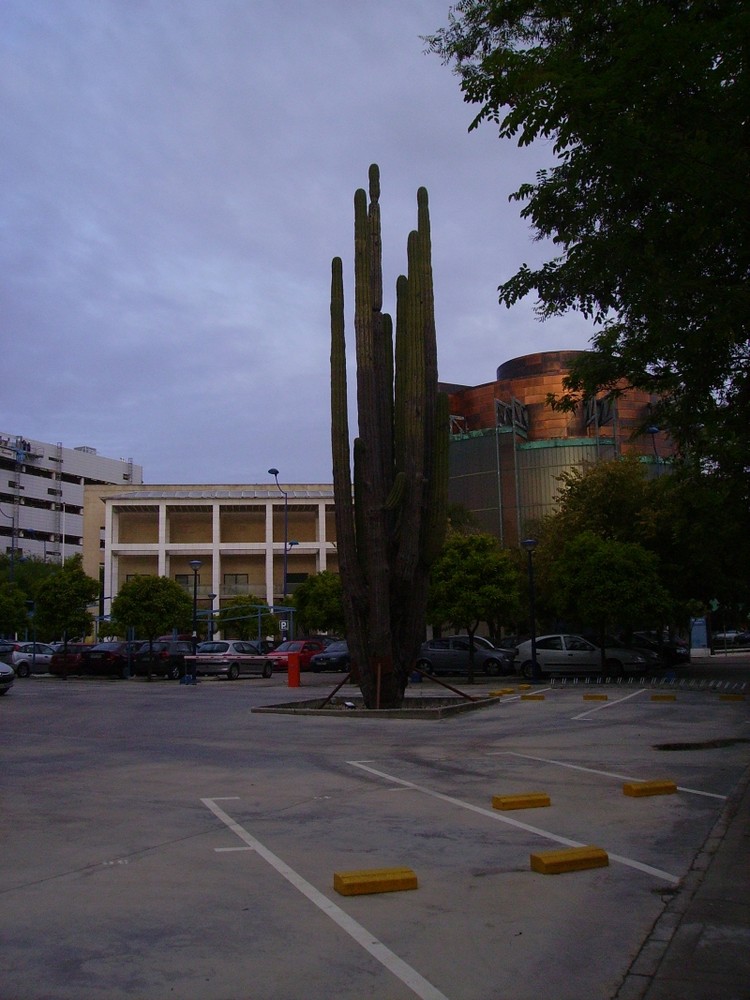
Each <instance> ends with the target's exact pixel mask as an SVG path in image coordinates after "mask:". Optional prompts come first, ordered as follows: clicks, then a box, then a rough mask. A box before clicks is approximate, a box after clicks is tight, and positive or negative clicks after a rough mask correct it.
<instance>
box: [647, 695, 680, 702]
mask: <svg viewBox="0 0 750 1000" xmlns="http://www.w3.org/2000/svg"><path fill="white" fill-rule="evenodd" d="M651 701H677V695H676V694H652V695H651Z"/></svg>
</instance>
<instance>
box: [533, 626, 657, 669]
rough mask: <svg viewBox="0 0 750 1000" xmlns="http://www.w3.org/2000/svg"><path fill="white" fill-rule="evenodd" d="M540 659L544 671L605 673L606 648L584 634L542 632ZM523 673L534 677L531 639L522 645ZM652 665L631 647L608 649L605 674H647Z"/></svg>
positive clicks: (538, 642) (538, 655) (537, 656)
mask: <svg viewBox="0 0 750 1000" xmlns="http://www.w3.org/2000/svg"><path fill="white" fill-rule="evenodd" d="M536 659H537V663H538V664H539V669H540V671H541V672H542V673H543V674H548V675H550V676H553V677H554V676H556V675H558V674H601V673H602V651H601V648H600V647H599V646H595V645H594V643H593V642H589V641H588V639H584V637H583V636H582V635H563V634H556V635H541V636H539V638H538V639H537V640H536ZM518 666H519V672H520V673H521V674H523V676H524V677H527V678H530V677H532V676H533V667H532V660H531V639H528V640H527V641H526V642H522V643H520V644H519V646H518ZM647 670H648V665H647V662H646V658H645V656H642V655H641V653H640V652H639V651H638V650H635V649H631V648H629V647H627V646H623V645H620V646H606V647H605V648H604V675H605V676H607V677H612V678H618V677H623V676H624V675H625V674H631V673H639V672H640V673H645V672H646V671H647Z"/></svg>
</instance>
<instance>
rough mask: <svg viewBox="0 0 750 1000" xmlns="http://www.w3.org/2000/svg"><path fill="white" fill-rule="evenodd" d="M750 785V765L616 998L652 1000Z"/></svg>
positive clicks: (637, 956)
mask: <svg viewBox="0 0 750 1000" xmlns="http://www.w3.org/2000/svg"><path fill="white" fill-rule="evenodd" d="M749 787H750V767H748V768H747V769H746V770H745V773H744V774H743V776H742V778H741V779H740V781H739V782H738V784H737V787H736V788H735V790H734V792H733V793H732V795H731V796H730V797H729V799H728V800H727V802H726V803H725V805H724V808H723V810H722V812H721V815H720V816H719V818H718V819H717V821H716V823H715V824H714V826H713V828H712V829H711V831H710V833H709V834H708V836H707V837H706V839H705V841H704V842H703V845H702V847H701V848H700V850H699V851H698V853H697V854H696V855H695V857H694V859H693V862H692V864H691V866H690V869H689V871H688V872H687V874H686V875H685V877H684V878H683V879H682V881H681V882H680V885H679V890H678V892H677V893H676V895H674V896H673V897H672V898H671V899H670V900H669V901H668V902H667V904H666V905H665V907H664V910H663V911H662V914H661V916H660V917H658V918H657V920H656V922H655V924H654V926H653V927H652V929H651V931H650V933H649V934H648V936H647V937H646V939H645V941H644V942H643V944H642V945H641V948H640V950H639V952H638V954H637V955H636V957H635V959H634V960H633V962H632V964H631V966H630V968H629V969H628V971H627V973H626V974H625V977H624V979H623V981H622V984H621V985H620V987H619V989H618V990H617V992H616V993H615V994H614V996H613V997H612V1000H648V998H649V996H650V994H651V989H652V987H653V986H654V984H656V983H658V981H659V970H660V968H661V966H662V963H663V961H664V958H665V956H666V953H667V949H668V947H669V945H670V943H671V942H672V939H673V938H674V936H675V933H676V932H677V930H678V928H679V926H680V924H681V923H682V921H683V920H684V918H685V917H686V916H687V914H688V912H689V910H690V907H691V905H692V904H693V901H694V900H695V897H696V893H697V892H698V890H699V889H700V888H701V886H702V885H703V882H704V880H705V878H706V874H707V873H708V870H709V868H710V866H711V864H712V862H713V861H714V859H715V858H716V856H717V854H718V852H719V850H720V848H721V846H722V844H723V842H724V838H725V836H726V834H727V831H728V829H729V827H730V826H731V824H732V823H733V821H734V820H735V819H736V818H737V815H738V812H739V810H740V806H741V804H742V801H743V799H744V798H745V796H746V795H747V793H748V788H749Z"/></svg>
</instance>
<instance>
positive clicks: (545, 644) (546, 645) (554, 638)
mask: <svg viewBox="0 0 750 1000" xmlns="http://www.w3.org/2000/svg"><path fill="white" fill-rule="evenodd" d="M536 648H537V649H562V648H563V644H562V636H561V635H548V636H546V637H545V638H544V639H537V643H536Z"/></svg>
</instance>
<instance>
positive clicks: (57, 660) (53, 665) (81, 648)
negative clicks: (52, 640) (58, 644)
mask: <svg viewBox="0 0 750 1000" xmlns="http://www.w3.org/2000/svg"><path fill="white" fill-rule="evenodd" d="M91 648H92V647H91V643H85V642H69V643H68V648H67V650H64V649H63V648H60V649H58V650H56V652H54V653H53V654H52V659H51V660H50V663H49V672H50V673H51V674H56V675H57V676H58V677H59V676H63V675H67V674H80V673H81V668H82V664H83V658H84V656H85V654H86V653H87V652H88V650H90V649H91Z"/></svg>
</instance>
